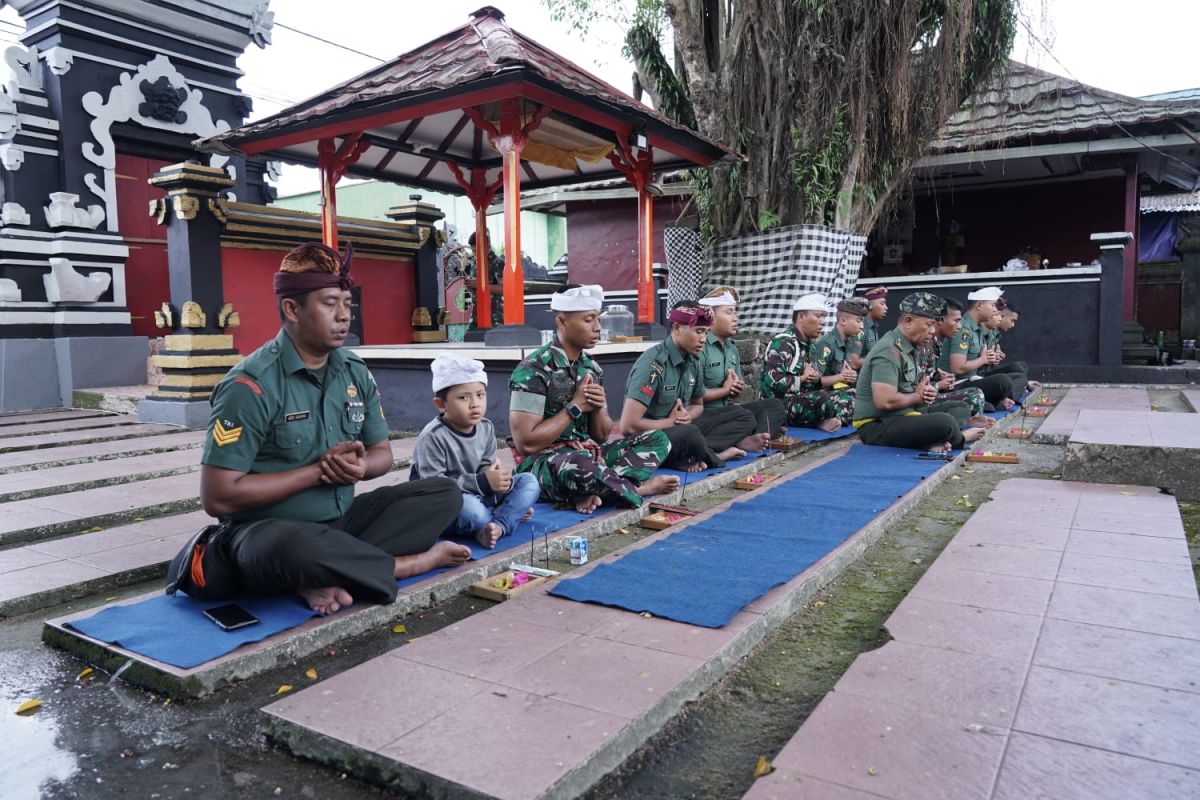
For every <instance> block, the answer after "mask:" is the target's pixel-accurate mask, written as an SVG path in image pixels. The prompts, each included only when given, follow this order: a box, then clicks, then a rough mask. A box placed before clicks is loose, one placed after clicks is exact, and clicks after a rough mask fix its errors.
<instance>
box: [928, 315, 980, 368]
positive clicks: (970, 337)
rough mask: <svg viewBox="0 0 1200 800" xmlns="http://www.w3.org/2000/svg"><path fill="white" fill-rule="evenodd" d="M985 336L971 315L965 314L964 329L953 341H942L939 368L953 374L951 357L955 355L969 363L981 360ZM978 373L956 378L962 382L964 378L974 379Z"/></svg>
mask: <svg viewBox="0 0 1200 800" xmlns="http://www.w3.org/2000/svg"><path fill="white" fill-rule="evenodd" d="M983 335H984V334H983V329H982V328H981V327H980V325H979V323H978V322H976V321H975V318H974V317H972V316H971V315H970V314H964V315H963V321H962V329H961V330H959V332H958V333H957V334H956V335H955V337H954V338H953V339H949V340H947V339H943V340H942V355H941V359H940V360H939V361H938V367H939V368H941V369H943V370H945V371H946V372H950V373H953V372H954V370H952V369H950V356H952V355H954V354H958V355H962V356H966V357H967V361H974V360H975V359H977V358H979V354H980V353H982V352H983V347H984V340H983ZM976 372H978V370H971V371H970V372H964V373H962V374H961V375H955V376H954V377H955V379H956V380H962V379H963V378H970V377H972V376H973V375H975V373H976Z"/></svg>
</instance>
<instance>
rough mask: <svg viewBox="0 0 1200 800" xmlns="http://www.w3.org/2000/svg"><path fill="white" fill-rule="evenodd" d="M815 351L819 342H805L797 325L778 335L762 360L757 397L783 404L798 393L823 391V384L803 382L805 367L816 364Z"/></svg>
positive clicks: (818, 381) (819, 382)
mask: <svg viewBox="0 0 1200 800" xmlns="http://www.w3.org/2000/svg"><path fill="white" fill-rule="evenodd" d="M816 349H817V342H816V340H815V339H813V340H811V341H810V340H808V339H806V338H804V335H803V334H802V333H800V331H799V330H797V328H796V326H795V325H792V326H790V327H789V328H788V329H787V330H785V331H784V332H783V333H779V334H776V335H775V338H774V339H772V340H771V342H770V344H768V345H767V352H766V354H765V355H764V356H763V367H762V372H760V373H759V374H758V393H759V394H760V395H761V396H763V397H775V398H778V399H780V400H783V399H785V398H787V397H788V396H789V395H793V394H796V393H798V392H808V391H814V390H816V389H820V388H821V381H820V380H813V381H802V380H800V376H801V375H803V374H804V366H805V365H806V364H812V363H813V362H814V361H815V360H816Z"/></svg>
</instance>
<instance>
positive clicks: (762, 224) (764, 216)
mask: <svg viewBox="0 0 1200 800" xmlns="http://www.w3.org/2000/svg"><path fill="white" fill-rule="evenodd" d="M782 221H783V219H782V218H781V217H780V216H779V215H778V214H776V213H775V212H774V211H771V210H770V209H767V208H763V209H759V212H758V232H759V233H762V232H764V231H769V230H771V228H778V227H779V223H780V222H782Z"/></svg>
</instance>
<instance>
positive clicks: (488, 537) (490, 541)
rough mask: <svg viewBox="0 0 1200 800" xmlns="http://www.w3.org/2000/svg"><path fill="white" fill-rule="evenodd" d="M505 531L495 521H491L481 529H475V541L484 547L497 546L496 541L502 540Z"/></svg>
mask: <svg viewBox="0 0 1200 800" xmlns="http://www.w3.org/2000/svg"><path fill="white" fill-rule="evenodd" d="M503 533H504V531H502V530H500V526H499V525H497V524H496V523H494V522H489V523H488V524H487V525H484V526H483V527H482V528H480V529H479V530H477V531H475V541H477V542H479V543H480V544H481V545H483V546H484V547H495V546H496V542H498V541H500V536H501V535H502V534H503Z"/></svg>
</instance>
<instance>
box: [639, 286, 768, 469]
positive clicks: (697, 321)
mask: <svg viewBox="0 0 1200 800" xmlns="http://www.w3.org/2000/svg"><path fill="white" fill-rule="evenodd" d="M667 319H668V320H669V321H670V323H671V335H670V336H668V337H667V338H666V339H664V340H663V341H661V342H659V343H658V344H657V345H655V346H654V347H652V348H650V349H649V350H647V351H646V352H644V353H642V354H641V356H639V357H638V360H637V361H636V362H635V363H634V365H633V369H631V370H630V371H629V380H628V381H626V383H625V404H624V406H623V407H622V408H621V432H622V433H625V434H627V435H628V434H633V433H639V432H645V431H653V430H658V431H662V432H663V433H665V434H666V435H667V437H668V438H669V439H670V441H671V454H670V456H668V458H667V460H666V462H665V466H668V467H671V468H673V469H684V470H688V471H689V472H700V471H701V470H704V469H707V468H712V467H721V466H724V464H725V461H726V460H727V459H734V458H742V457H743V456H745V455H746V451H745V450H743V449H741V448H740V447H738V443H739V442H741V441H743V440H744V439H746V438H747V437H749V436H752V435H753V434H754V429H755V427H756V424H755V421H754V415H753V414H751V413H750V412H749V411H747V410H746V409H744V408H742V407H741V406H736V405H734V406H726V407H724V408H714V409H711V410H707V411H706V410H705V408H704V375H703V373H702V372H701V368H700V359H699V355H700V353H701V351H702V350H704V343H705V341H706V340H707V338H708V329H709V326H710V325H712V311H710V310H709V309H708V307H707V306H702V305H700V304H698V303H697V302H696V301H694V300H689V301H684V302H682V303H676V304H675V307H674V308H672V309H671V311H670V313H669V314H668V315H667Z"/></svg>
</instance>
